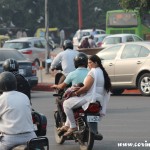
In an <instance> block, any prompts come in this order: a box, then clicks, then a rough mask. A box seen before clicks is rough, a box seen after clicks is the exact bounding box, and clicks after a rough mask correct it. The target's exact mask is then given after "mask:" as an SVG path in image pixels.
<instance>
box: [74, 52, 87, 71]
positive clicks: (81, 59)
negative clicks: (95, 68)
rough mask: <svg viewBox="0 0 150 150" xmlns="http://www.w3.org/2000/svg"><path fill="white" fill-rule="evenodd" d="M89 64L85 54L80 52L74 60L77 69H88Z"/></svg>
mask: <svg viewBox="0 0 150 150" xmlns="http://www.w3.org/2000/svg"><path fill="white" fill-rule="evenodd" d="M87 64H88V57H87V55H86V54H85V53H82V52H80V53H79V54H77V55H76V57H75V58H74V65H75V67H76V68H78V67H80V66H85V67H87Z"/></svg>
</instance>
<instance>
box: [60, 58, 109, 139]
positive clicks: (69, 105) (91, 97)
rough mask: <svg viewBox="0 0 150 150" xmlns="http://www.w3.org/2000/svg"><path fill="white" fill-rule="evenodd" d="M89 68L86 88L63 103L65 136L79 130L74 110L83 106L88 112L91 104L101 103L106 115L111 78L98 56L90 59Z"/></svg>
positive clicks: (85, 81)
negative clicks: (65, 117)
mask: <svg viewBox="0 0 150 150" xmlns="http://www.w3.org/2000/svg"><path fill="white" fill-rule="evenodd" d="M88 67H89V69H90V71H89V73H88V75H87V76H86V78H85V80H84V86H83V87H81V88H80V89H79V90H78V91H76V92H74V93H73V94H72V97H71V98H69V99H67V100H66V101H64V103H63V107H64V111H65V114H66V116H67V120H66V122H65V126H63V127H62V128H61V129H60V130H66V131H67V132H66V133H65V134H64V136H67V135H70V134H71V133H72V132H73V131H75V130H76V129H77V128H76V123H75V119H74V115H73V111H72V109H74V108H78V107H81V106H82V108H83V109H84V110H86V109H87V108H88V106H89V104H90V103H92V102H95V101H99V102H100V103H101V105H102V111H101V112H100V113H101V115H105V113H106V104H107V102H108V100H109V98H110V90H111V82H110V78H109V77H108V74H107V72H106V71H105V69H104V67H103V66H102V63H101V60H100V58H99V57H98V56H97V55H93V56H90V57H89V59H88Z"/></svg>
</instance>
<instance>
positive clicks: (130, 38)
mask: <svg viewBox="0 0 150 150" xmlns="http://www.w3.org/2000/svg"><path fill="white" fill-rule="evenodd" d="M136 41H143V39H141V38H140V37H139V36H137V35H136V34H129V33H128V34H114V35H108V36H107V37H105V38H104V39H103V41H102V43H101V45H100V47H102V48H106V47H109V46H112V45H114V44H118V43H125V42H136Z"/></svg>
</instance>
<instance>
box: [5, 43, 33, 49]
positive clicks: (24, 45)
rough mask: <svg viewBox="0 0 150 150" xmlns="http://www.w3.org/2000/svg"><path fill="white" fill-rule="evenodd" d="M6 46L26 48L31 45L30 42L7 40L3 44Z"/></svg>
mask: <svg viewBox="0 0 150 150" xmlns="http://www.w3.org/2000/svg"><path fill="white" fill-rule="evenodd" d="M3 47H4V48H14V49H17V50H18V49H24V48H29V47H31V43H30V42H7V43H5V44H4V46H3Z"/></svg>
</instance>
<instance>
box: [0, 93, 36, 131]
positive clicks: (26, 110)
mask: <svg viewBox="0 0 150 150" xmlns="http://www.w3.org/2000/svg"><path fill="white" fill-rule="evenodd" d="M32 131H34V127H33V122H32V116H31V105H30V101H29V99H28V97H27V96H26V95H25V94H23V93H21V92H18V91H10V92H3V94H2V95H1V96H0V132H3V133H6V134H18V133H25V132H32Z"/></svg>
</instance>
